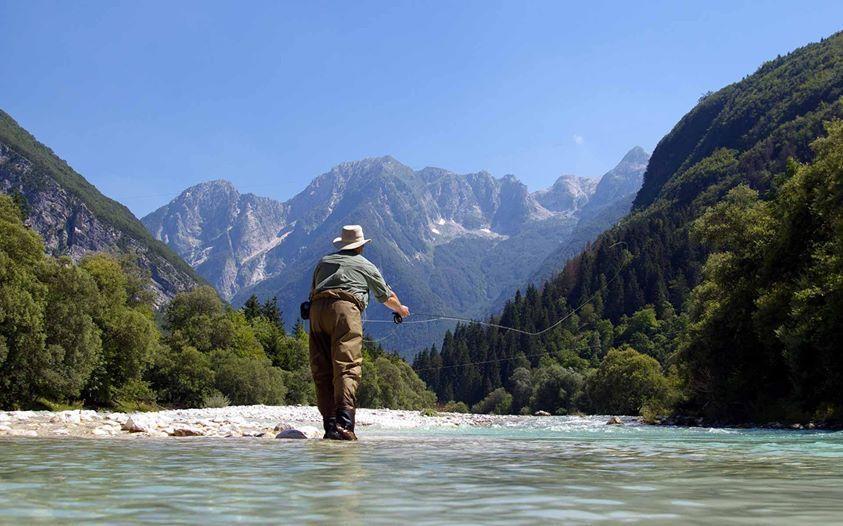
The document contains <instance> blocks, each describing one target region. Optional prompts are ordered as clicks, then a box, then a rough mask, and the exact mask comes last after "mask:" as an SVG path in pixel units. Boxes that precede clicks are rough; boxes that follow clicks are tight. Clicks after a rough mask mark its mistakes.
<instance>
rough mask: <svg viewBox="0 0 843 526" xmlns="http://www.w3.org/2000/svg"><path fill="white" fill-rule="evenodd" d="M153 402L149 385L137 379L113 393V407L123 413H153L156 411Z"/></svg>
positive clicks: (152, 393) (153, 395)
mask: <svg viewBox="0 0 843 526" xmlns="http://www.w3.org/2000/svg"><path fill="white" fill-rule="evenodd" d="M155 401H156V400H155V393H154V392H153V391H152V389H151V388H150V387H149V384H148V383H146V382H144V381H142V380H138V379H132V380H129V381H128V382H126V383H125V384H124V385H123V386H121V387H120V388H118V389H116V390H115V392H114V407H115V409H117V410H118V411H122V412H124V413H131V412H135V411H155V410H157V409H158V406H157V405H156V403H155Z"/></svg>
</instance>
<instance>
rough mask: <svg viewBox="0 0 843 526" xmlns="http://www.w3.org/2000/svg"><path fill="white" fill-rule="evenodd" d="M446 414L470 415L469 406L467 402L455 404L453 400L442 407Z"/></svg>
mask: <svg viewBox="0 0 843 526" xmlns="http://www.w3.org/2000/svg"><path fill="white" fill-rule="evenodd" d="M442 411H443V412H445V413H468V406H467V405H466V404H465V402H454V401H453V400H451V401H449V402H448V403H446V404H445V405H444V406H442Z"/></svg>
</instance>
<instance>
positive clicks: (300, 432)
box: [275, 426, 319, 440]
mask: <svg viewBox="0 0 843 526" xmlns="http://www.w3.org/2000/svg"><path fill="white" fill-rule="evenodd" d="M275 438H288V439H298V440H301V439H312V438H319V430H318V429H316V428H315V427H311V426H301V427H298V428H294V429H293V428H291V429H285V430H284V431H281V432H280V433H278V434H277V435H275Z"/></svg>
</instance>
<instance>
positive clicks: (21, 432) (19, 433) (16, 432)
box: [9, 429, 38, 437]
mask: <svg viewBox="0 0 843 526" xmlns="http://www.w3.org/2000/svg"><path fill="white" fill-rule="evenodd" d="M9 434H10V435H12V436H15V437H37V436H38V432H37V431H33V430H31V429H12V431H11V432H10V433H9Z"/></svg>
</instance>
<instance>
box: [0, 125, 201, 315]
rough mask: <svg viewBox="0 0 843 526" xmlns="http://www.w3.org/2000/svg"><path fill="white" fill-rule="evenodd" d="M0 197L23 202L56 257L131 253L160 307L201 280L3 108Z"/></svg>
mask: <svg viewBox="0 0 843 526" xmlns="http://www.w3.org/2000/svg"><path fill="white" fill-rule="evenodd" d="M0 193H5V194H10V195H15V196H17V198H19V199H23V201H24V203H25V205H26V206H25V207H24V209H25V212H26V216H27V217H26V221H27V224H28V225H29V226H31V227H32V228H33V229H35V230H36V231H37V232H38V233H39V234H40V235H41V238H42V239H43V241H44V244H45V246H46V249H47V250H48V252H49V253H50V254H52V255H53V256H70V257H71V258H73V259H74V260H75V261H78V260H79V259H81V258H82V257H84V256H85V255H86V254H89V253H92V252H111V253H121V254H131V255H132V257H133V258H134V259H135V262H136V263H137V264H138V265H140V266H142V267H143V268H145V269H146V270H148V271H149V273H150V274H151V276H152V284H153V285H154V288H155V292H156V304H157V305H159V306H160V305H163V304H164V303H165V302H166V300H167V299H169V298H172V297H173V296H174V295H175V294H176V293H178V292H182V291H185V290H188V289H190V288H192V287H194V286H195V285H196V284H197V283H199V282H201V281H202V279H201V278H200V277H199V276H198V275H197V274H196V272H195V271H194V270H193V269H192V268H191V267H190V266H189V265H188V264H186V263H185V262H184V261H183V260H182V259H181V258H180V257H179V256H177V255H176V254H175V253H174V252H173V251H172V250H170V249H169V248H168V247H167V246H166V245H164V244H163V243H161V242H160V241H156V240H155V239H153V237H152V236H151V235H150V234H149V232H147V231H146V229H145V228H144V226H143V225H142V224H141V222H140V221H138V220H137V218H135V216H134V215H132V213H131V212H130V211H129V209H128V208H126V207H125V206H123V205H122V204H120V203H118V202H117V201H114V200H113V199H109V198H108V197H106V196H104V195H103V194H101V193H100V192H99V190H97V188H96V187H95V186H94V185H92V184H91V183H89V182H88V181H87V180H86V179H85V178H84V177H82V176H81V175H79V174H78V173H76V171H75V170H73V168H71V167H70V165H68V164H67V163H66V162H65V161H64V160H62V159H60V158H59V157H58V156H57V155H56V154H55V153H53V151H52V150H50V148H48V147H47V146H45V145H43V144H41V143H40V142H38V140H36V139H35V137H33V136H32V135H31V134H30V133H29V132H27V131H26V130H24V129H23V128H22V127H21V126H20V125H18V123H17V122H15V120H14V119H12V117H11V116H9V115H8V114H7V113H5V112H4V111H2V110H0Z"/></svg>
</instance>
